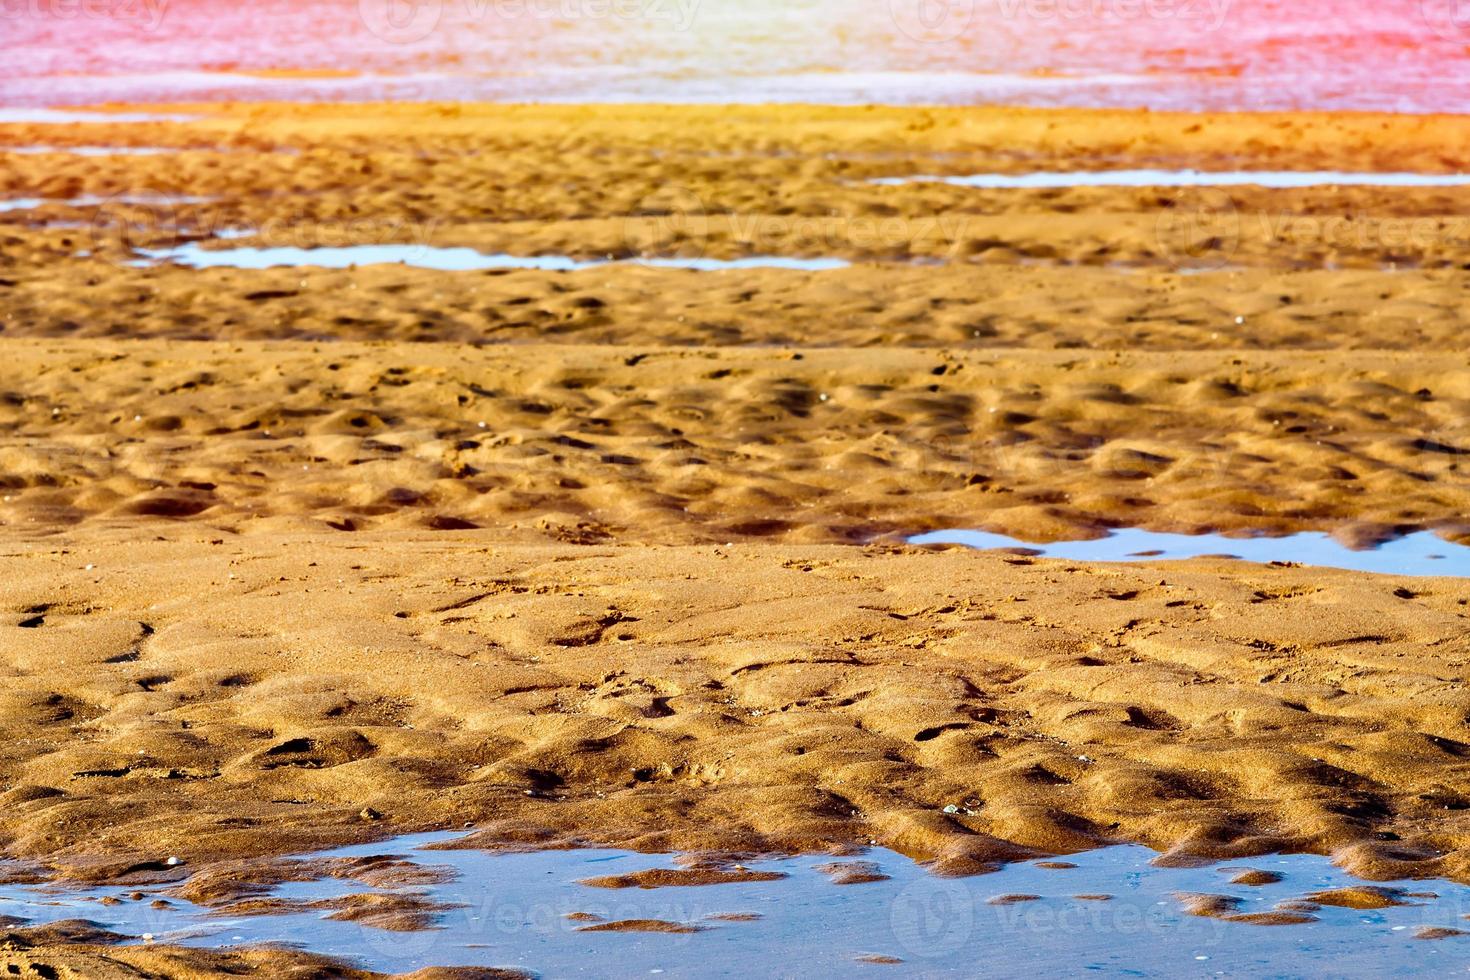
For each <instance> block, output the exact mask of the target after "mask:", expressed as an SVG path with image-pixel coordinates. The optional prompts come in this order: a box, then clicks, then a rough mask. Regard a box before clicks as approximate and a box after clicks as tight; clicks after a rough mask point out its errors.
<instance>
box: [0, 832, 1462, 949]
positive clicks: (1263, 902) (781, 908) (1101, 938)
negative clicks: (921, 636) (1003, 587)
mask: <svg viewBox="0 0 1470 980" xmlns="http://www.w3.org/2000/svg"><path fill="white" fill-rule="evenodd" d="M452 839H453V835H449V834H425V835H418V836H415V837H407V838H402V839H399V840H397V841H393V842H390V843H387V844H381V845H369V846H359V847H349V848H343V849H341V850H338V851H332V852H328V853H326V854H324V855H314V856H313V857H329V858H330V857H341V858H352V857H365V856H369V855H381V854H395V853H396V854H403V855H407V856H408V857H409V858H410V859H411V860H412V861H413V862H415V863H418V864H421V865H426V866H439V867H447V868H449V869H452V871H453V872H454V875H453V877H452V879H451V880H448V881H446V882H444V883H441V884H428V885H425V884H420V885H416V886H400V887H397V888H393V887H376V888H375V887H369V886H367V885H363V884H360V883H355V882H352V881H348V880H342V879H336V878H334V879H327V880H325V881H316V882H296V883H290V884H285V885H280V886H277V887H276V888H275V889H274V890H273V891H271V892H270V897H271V898H273V899H277V900H281V901H282V902H284V903H286V906H287V907H288V908H289V907H291V903H303V902H312V901H325V902H333V901H338V902H340V901H341V900H342V899H343V897H344V896H348V895H354V894H356V895H364V894H372V895H379V896H394V895H397V896H405V895H407V896H410V897H411V898H413V899H415V900H418V901H419V902H420V904H422V902H423V900H427V901H428V902H432V903H438V905H439V906H440V907H441V909H442V910H441V911H440V912H439V913H438V914H437V917H436V920H435V922H436V925H437V928H435V929H433V930H429V931H418V932H386V931H383V930H381V929H377V928H373V927H371V926H367V925H363V924H357V923H352V922H346V921H338V920H333V919H329V918H326V916H327V915H328V914H329V913H328V912H327V911H325V910H316V911H289V912H287V913H285V914H278V915H248V916H247V915H233V916H230V915H226V916H223V917H222V916H220V915H218V914H214V915H211V914H209V912H208V910H205V909H202V908H200V907H198V906H194V905H191V904H190V903H188V902H186V901H183V900H182V899H179V898H177V897H170V898H167V901H168V903H169V904H168V905H167V906H166V907H158V908H155V907H154V902H155V900H156V899H157V898H159V897H160V895H161V892H162V890H161V889H158V888H150V889H143V890H142V893H141V897H132V896H134V895H137V894H138V892H137V891H136V889H134V888H133V887H131V886H127V887H111V888H97V889H91V890H87V891H79V890H75V889H72V890H61V889H59V888H55V887H44V886H42V887H37V886H14V885H11V886H5V887H3V888H0V913H3V914H7V915H15V916H19V917H23V918H26V919H28V920H29V921H31V922H32V923H43V922H51V921H58V920H61V919H68V918H78V917H81V918H86V919H89V920H92V921H94V922H97V923H100V924H102V925H104V926H106V927H107V928H110V929H113V930H115V931H118V932H120V933H123V934H126V935H130V936H139V937H140V936H141V935H142V934H143V933H145V932H146V933H150V934H151V935H152V936H153V937H154V939H155V941H158V942H177V943H181V944H184V945H190V946H201V947H220V946H239V945H248V944H256V943H262V942H287V943H295V944H300V945H301V946H303V947H305V948H306V949H309V950H311V951H313V952H317V953H324V954H329V955H338V956H345V957H348V958H350V959H352V960H354V961H355V962H357V963H359V964H360V965H362V966H365V967H369V968H372V969H375V970H381V971H384V972H389V973H402V972H408V971H411V970H414V969H418V968H421V967H425V966H430V965H441V966H442V965H459V966H471V965H479V966H501V967H519V968H521V969H525V970H530V971H535V972H537V973H539V974H540V975H543V976H567V975H572V974H576V973H586V972H587V971H588V970H589V969H591V970H592V971H593V972H597V967H596V964H600V963H616V964H617V968H616V973H617V975H620V976H633V975H636V974H645V975H646V974H650V973H656V974H663V975H667V976H700V977H709V976H731V977H747V976H775V975H793V974H795V975H802V976H841V975H849V974H851V973H852V972H853V971H854V970H855V969H857V968H858V966H859V965H860V964H867V963H882V962H890V961H902V966H903V969H902V971H900V972H902V973H903V974H905V975H913V974H915V973H922V974H923V975H926V976H946V977H948V976H954V977H959V976H974V975H976V972H977V970H979V971H980V972H981V973H986V974H990V975H1002V974H1004V975H1009V976H1018V975H1026V974H1028V973H1032V972H1036V973H1038V975H1052V976H1058V975H1074V974H1078V973H1082V972H1093V973H1097V972H1101V973H1103V974H1107V975H1119V974H1131V975H1144V976H1155V975H1157V976H1181V975H1202V974H1214V973H1217V972H1223V973H1227V974H1246V975H1252V976H1263V975H1273V976H1277V975H1292V976H1296V975H1313V976H1316V975H1325V974H1331V975H1333V976H1375V975H1376V976H1382V975H1385V974H1387V973H1394V974H1402V975H1425V976H1428V975H1437V974H1441V973H1442V972H1443V971H1445V970H1448V969H1450V968H1452V967H1453V965H1454V964H1455V963H1461V964H1462V965H1463V960H1462V957H1463V956H1464V954H1465V951H1466V944H1467V943H1470V939H1465V938H1460V937H1453V936H1452V937H1450V938H1448V939H1446V940H1444V941H1443V942H1424V941H1418V940H1417V939H1416V937H1417V936H1420V935H1423V934H1424V933H1423V931H1424V930H1426V929H1450V930H1453V929H1455V928H1456V925H1457V923H1458V924H1460V925H1464V924H1465V923H1464V922H1463V921H1462V920H1461V919H1460V916H1461V915H1462V914H1463V913H1464V912H1465V911H1466V910H1467V909H1470V888H1466V887H1465V886H1462V885H1456V884H1453V883H1450V882H1444V881H1434V882H1415V883H1412V886H1405V887H1403V888H1402V889H1401V890H1399V891H1396V892H1387V893H1385V894H1387V895H1389V896H1391V898H1390V900H1389V901H1388V902H1385V903H1384V907H1382V908H1376V909H1369V910H1364V909H1355V908H1347V907H1342V906H1338V905H1333V904H1330V901H1323V900H1320V898H1321V896H1320V894H1319V893H1321V892H1323V891H1326V890H1329V889H1336V888H1342V887H1347V886H1351V885H1356V884H1361V883H1360V882H1358V881H1356V880H1355V879H1352V878H1350V877H1349V876H1348V875H1346V874H1344V873H1343V872H1341V871H1339V870H1338V869H1336V868H1334V867H1332V865H1331V864H1330V863H1328V861H1327V860H1326V859H1324V858H1320V857H1312V856H1306V855H1295V856H1280V855H1277V856H1267V857H1261V858H1257V859H1253V860H1249V861H1240V862H1233V863H1231V864H1229V865H1226V866H1208V867H1196V868H1161V867H1156V866H1154V865H1153V864H1152V863H1151V861H1152V859H1153V858H1154V857H1155V855H1154V853H1153V852H1152V851H1149V850H1148V849H1146V848H1142V847H1136V846H1125V847H1111V848H1106V849H1102V850H1097V851H1091V852H1087V853H1083V854H1078V855H1072V856H1070V857H1069V858H1067V859H1066V861H1064V862H1036V863H1025V864H1013V865H1009V866H1006V867H1005V868H1003V869H1002V870H1000V871H998V872H997V873H995V874H990V875H982V876H979V877H973V878H939V877H934V876H932V875H930V874H928V873H927V872H926V871H925V870H924V869H923V868H922V867H921V866H919V865H916V864H915V863H914V862H912V861H910V860H908V859H907V858H905V857H903V856H901V855H898V854H895V853H893V852H892V851H886V850H877V849H875V850H872V851H868V852H866V853H864V854H862V855H860V856H858V857H848V858H833V857H830V856H805V857H797V858H784V859H762V860H748V861H744V862H742V863H741V864H740V867H742V868H744V869H746V870H748V871H754V872H762V873H763V874H757V875H744V876H741V877H745V878H764V879H768V880H744V881H738V882H733V883H720V884H711V885H704V886H674V887H657V888H638V887H625V888H608V887H593V886H590V885H587V884H582V883H581V882H584V881H588V880H592V879H606V878H617V877H618V876H622V875H628V874H630V873H636V872H639V871H644V870H647V869H653V868H659V869H675V868H679V867H681V862H680V860H679V858H678V857H677V856H671V855H643V854H635V853H632V852H628V851H616V850H577V851H541V852H531V853H517V854H494V853H485V852H481V851H469V850H414V848H418V847H422V846H425V845H433V844H435V843H443V842H447V841H450V840H452ZM855 862H862V863H861V864H855ZM1047 865H1054V866H1051V867H1048V866H1047ZM724 867H726V868H729V867H730V865H729V864H728V863H726V864H725V865H724ZM1246 870H1254V871H1257V872H1269V873H1268V874H1258V875H1255V876H1252V878H1251V879H1249V880H1256V881H1263V882H1265V883H1264V884H1256V885H1252V884H1246V883H1244V882H1243V881H1236V880H1235V879H1239V878H1240V877H1241V875H1242V872H1244V871H1246ZM1272 879H1279V880H1272ZM844 881H847V882H856V881H862V882H863V883H849V884H842V883H841V882H844ZM1409 893H1412V894H1409ZM1431 893H1432V897H1431ZM1191 895H1209V896H1219V897H1220V898H1219V900H1218V901H1213V902H1212V903H1211V904H1212V905H1213V907H1214V908H1215V910H1216V914H1218V915H1223V916H1226V917H1227V918H1207V917H1202V916H1200V915H1197V914H1190V913H1189V911H1188V909H1187V908H1186V905H1187V904H1188V903H1189V899H1188V896H1191ZM1314 895H1316V896H1318V898H1319V901H1313V902H1309V904H1306V905H1301V904H1298V905H1297V907H1296V908H1295V910H1294V912H1293V914H1292V916H1291V918H1292V919H1293V920H1295V921H1296V922H1297V923H1298V924H1295V925H1290V926H1282V927H1279V928H1264V927H1262V926H1260V925H1253V924H1250V917H1252V916H1257V915H1260V914H1263V913H1272V912H1276V911H1278V906H1280V905H1281V904H1282V903H1301V902H1302V901H1304V900H1307V899H1309V897H1310V896H1314ZM1393 903H1403V904H1393ZM1196 904H1198V903H1196ZM295 907H296V908H298V909H299V907H300V906H299V904H297V905H296V906H295ZM1241 916H1244V917H1245V918H1243V919H1242V918H1240V917H1241ZM1230 917H1234V919H1233V921H1232V920H1231V919H1230ZM629 922H637V923H642V925H643V928H645V929H646V928H648V927H649V924H650V923H665V924H667V925H670V926H673V927H678V928H681V929H683V930H685V931H680V932H674V933H669V932H660V933H652V932H647V931H621V930H622V929H624V928H627V927H626V925H625V926H619V927H617V928H611V927H612V925H613V924H615V923H629ZM982 965H983V966H982Z"/></svg>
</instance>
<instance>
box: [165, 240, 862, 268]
mask: <svg viewBox="0 0 1470 980" xmlns="http://www.w3.org/2000/svg"><path fill="white" fill-rule="evenodd" d="M139 253H140V254H142V255H144V256H146V257H147V258H148V259H149V260H151V261H155V262H177V263H179V264H180V265H187V266H192V267H193V268H196V269H208V268H219V267H225V268H233V269H269V268H273V267H276V266H315V267H318V268H326V269H345V268H349V267H351V266H356V265H381V264H399V263H401V264H403V265H408V266H414V267H416V268H420V269H437V270H440V271H445V272H468V271H475V270H480V269H539V270H542V271H547V272H575V271H578V270H581V269H594V268H599V267H601V266H606V265H643V266H650V267H653V268H657V269H693V270H696V271H700V272H716V271H719V270H722V269H792V270H798V271H804V272H824V271H828V270H831V269H842V268H846V267H847V266H848V265H849V264H850V263H848V262H847V261H846V260H844V259H830V258H828V259H803V258H790V257H788V256H782V255H754V256H747V257H745V258H739V259H709V258H627V259H614V258H607V259H592V260H587V259H574V258H572V257H571V256H568V255H505V254H486V253H484V252H478V251H476V250H475V249H472V248H439V247H434V246H429V245H351V246H346V247H340V248H294V247H277V248H250V247H240V248H228V249H207V248H203V247H201V246H200V244H199V243H197V242H190V243H188V244H185V245H180V246H179V247H177V248H171V249H140V250H139Z"/></svg>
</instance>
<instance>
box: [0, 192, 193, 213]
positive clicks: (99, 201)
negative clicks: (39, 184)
mask: <svg viewBox="0 0 1470 980" xmlns="http://www.w3.org/2000/svg"><path fill="white" fill-rule="evenodd" d="M213 200H214V198H212V197H195V196H192V195H179V196H177V197H170V196H169V195H167V194H114V195H113V196H112V197H98V196H97V195H95V194H84V195H82V196H81V197H12V198H9V199H0V212H3V211H34V210H36V209H37V208H42V207H46V206H47V205H52V204H54V205H57V206H60V207H68V208H101V207H112V206H116V205H128V206H137V207H174V206H177V205H180V204H208V203H210V202H211V201H213Z"/></svg>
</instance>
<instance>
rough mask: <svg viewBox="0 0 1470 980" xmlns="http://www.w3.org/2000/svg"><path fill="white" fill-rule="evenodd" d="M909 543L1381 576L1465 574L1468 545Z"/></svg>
mask: <svg viewBox="0 0 1470 980" xmlns="http://www.w3.org/2000/svg"><path fill="white" fill-rule="evenodd" d="M909 542H910V543H911V544H918V545H925V544H958V545H966V546H968V547H971V548H992V549H995V548H1000V549H1014V548H1021V549H1025V550H1027V551H1030V552H1034V553H1035V554H1036V555H1038V556H1041V557H1045V558H1066V559H1069V560H1071V561H1159V560H1174V559H1183V558H1202V557H1207V556H1209V557H1213V556H1221V555H1228V556H1231V557H1233V558H1239V559H1242V560H1244V561H1254V562H1262V563H1265V562H1296V563H1298V564H1302V565H1317V566H1321V567H1324V568H1346V569H1350V570H1352V571H1359V572H1379V573H1382V574H1385V575H1453V576H1470V547H1466V546H1464V545H1459V544H1453V543H1452V542H1449V541H1446V540H1445V539H1444V538H1441V537H1439V536H1438V535H1435V534H1431V533H1429V532H1427V531H1421V532H1419V533H1417V534H1408V535H1405V536H1403V537H1401V538H1395V539H1393V540H1392V541H1386V542H1384V543H1383V544H1381V545H1379V546H1378V547H1376V548H1369V549H1364V550H1357V549H1353V548H1349V547H1348V546H1347V545H1344V544H1342V543H1341V542H1340V541H1338V540H1336V539H1335V538H1333V537H1332V536H1331V535H1328V534H1323V533H1321V532H1318V531H1311V532H1304V533H1301V534H1289V535H1286V536H1285V537H1275V538H1269V537H1226V536H1225V535H1222V534H1165V533H1161V532H1157V531H1143V530H1139V529H1137V528H1126V529H1123V530H1118V531H1113V532H1112V533H1111V534H1109V535H1108V536H1107V537H1103V538H1098V539H1096V540H1093V541H1058V542H1054V543H1050V544H1033V543H1031V542H1027V541H1022V540H1020V539H1019V538H1012V537H1007V536H1006V535H1004V534H992V533H990V532H989V531H935V532H933V533H931V534H920V535H918V536H917V537H913V538H910V539H909Z"/></svg>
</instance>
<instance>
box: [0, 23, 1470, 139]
mask: <svg viewBox="0 0 1470 980" xmlns="http://www.w3.org/2000/svg"><path fill="white" fill-rule="evenodd" d="M1467 52H1470V4H1466V3H1463V2H1462V0H1374V2H1371V3H1370V2H1368V0H1355V2H1349V3H1342V2H1336V3H1332V2H1328V0H255V2H251V3H239V2H238V0H89V2H88V3H85V4H82V3H76V2H75V0H12V2H10V3H8V4H6V5H5V6H4V9H3V15H0V64H4V66H5V69H4V70H3V71H0V105H32V106H35V105H67V104H72V105H75V104H85V103H94V102H99V101H108V100H124V101H189V100H210V99H221V98H243V99H274V98H286V99H312V100H336V99H349V100H362V99H376V98H393V99H466V100H469V99H490V100H508V101H674V102H708V101H715V102H721V101H729V102H761V101H807V102H832V103H851V102H866V101H875V102H890V103H976V102H982V103H983V102H1007V103H1019V104H1032V105H1116V106H1149V107H1154V108H1175V109H1293V108H1328V109H1382V110H1392V111H1404V112H1425V111H1456V112H1458V111H1467V110H1470V53H1467ZM278 69H310V70H316V71H318V72H322V73H334V74H320V75H318V76H317V77H311V78H301V77H281V76H279V75H266V76H264V77H262V76H260V75H258V74H250V73H251V72H262V71H264V72H272V71H275V70H278Z"/></svg>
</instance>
